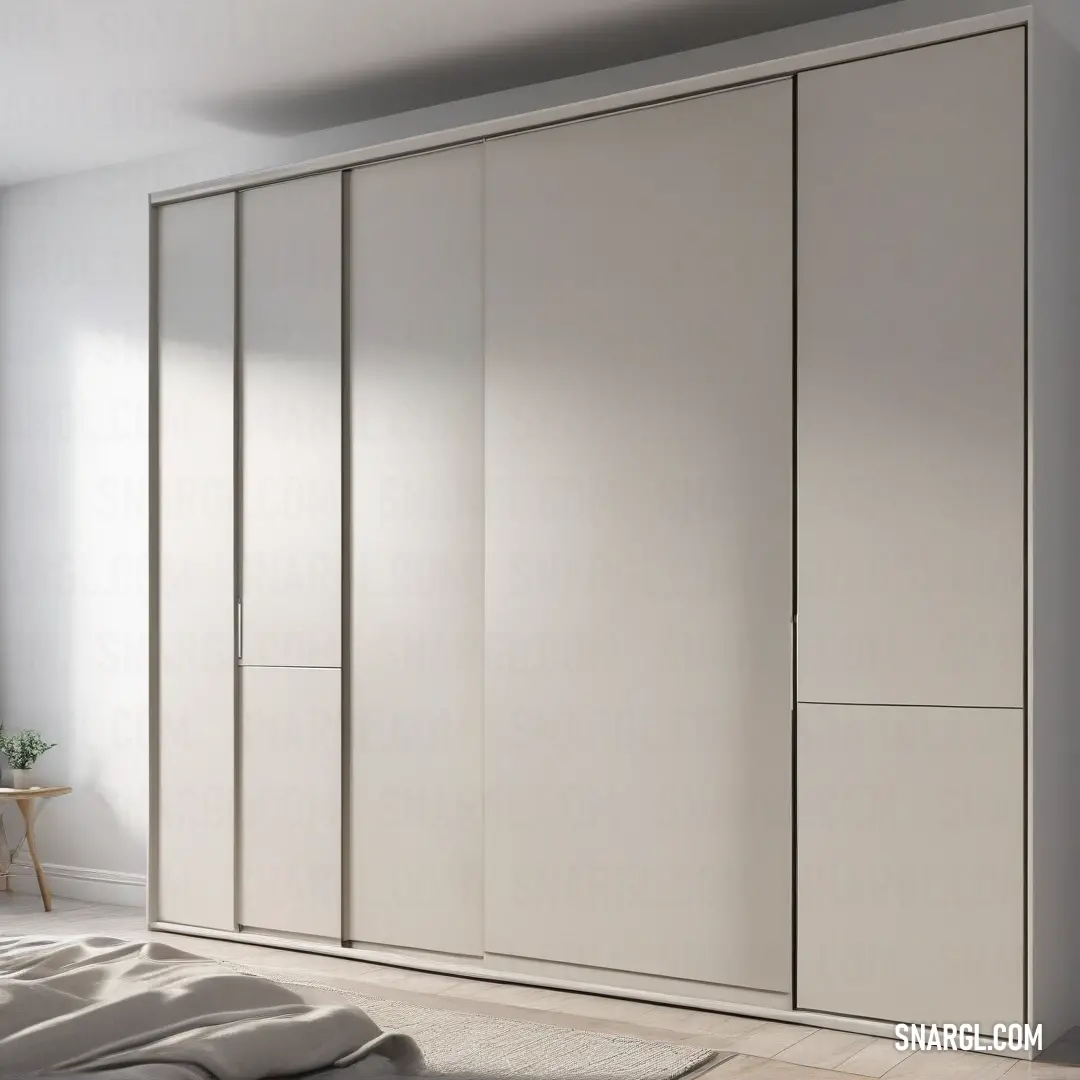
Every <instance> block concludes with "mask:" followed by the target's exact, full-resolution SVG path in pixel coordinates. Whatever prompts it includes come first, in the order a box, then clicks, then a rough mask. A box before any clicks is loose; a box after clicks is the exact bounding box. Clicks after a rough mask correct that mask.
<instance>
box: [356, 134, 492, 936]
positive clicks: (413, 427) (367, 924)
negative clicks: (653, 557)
mask: <svg viewBox="0 0 1080 1080" xmlns="http://www.w3.org/2000/svg"><path fill="white" fill-rule="evenodd" d="M482 169H483V150H482V148H481V147H479V146H466V147H461V148H458V149H453V150H447V151H443V152H441V153H437V154H427V155H423V156H421V157H416V158H410V159H406V160H402V161H395V162H390V163H386V164H381V165H374V166H369V167H367V168H362V169H358V170H356V171H355V172H353V173H352V174H351V176H350V179H349V183H350V214H349V216H350V222H351V227H350V265H351V270H350V327H351V330H350V345H351V396H352V422H351V430H352V519H351V536H352V683H351V686H352V691H351V700H352V738H351V753H352V759H351V760H352V765H351V793H350V801H351V808H352V809H351V814H352V816H351V889H350V897H351V910H350V914H349V922H348V931H347V932H348V936H349V937H350V938H352V939H354V940H359V941H368V942H378V943H382V944H388V945H399V946H407V947H412V948H422V949H430V950H434V951H440V952H449V953H458V954H472V955H475V954H478V953H481V952H482V951H483V869H482V865H483V819H482V803H483V790H482V775H483V771H482V770H483V618H484V554H483V551H484V517H483V514H484V496H483V484H484V419H483V402H484V385H483V378H484V374H483V372H484V365H483V271H482V266H483V252H482V238H483V230H482V214H481V197H482V179H483V177H482Z"/></svg>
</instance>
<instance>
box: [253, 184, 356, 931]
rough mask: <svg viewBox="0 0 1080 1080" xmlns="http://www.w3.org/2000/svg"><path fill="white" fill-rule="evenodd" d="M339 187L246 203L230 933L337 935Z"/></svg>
mask: <svg viewBox="0 0 1080 1080" xmlns="http://www.w3.org/2000/svg"><path fill="white" fill-rule="evenodd" d="M341 184H342V180H341V176H340V174H332V175H327V176H316V177H309V178H305V179H302V180H295V181H290V182H288V183H282V184H275V185H271V186H268V187H262V188H256V189H254V190H251V191H246V192H244V193H243V195H242V196H241V203H240V210H241V218H240V237H241V267H240V288H241V305H240V307H241V333H240V339H241V357H242V370H241V386H242V401H241V432H242V439H241V476H242V490H241V492H240V500H239V502H240V507H241V513H240V521H241V538H240V549H241V555H242V558H241V597H242V609H241V625H240V635H239V637H240V641H239V645H240V655H241V664H242V665H243V679H242V682H241V710H240V715H241V741H240V754H241V761H240V774H241V779H240V787H241V793H240V798H241V814H240V846H241V860H240V861H241V866H242V874H241V878H240V903H239V912H240V922H241V923H242V925H243V926H245V927H248V928H260V929H269V930H278V931H287V932H290V933H298V934H311V935H316V936H320V937H328V938H331V939H336V940H340V937H341V888H340V880H341V829H342V820H341V799H340V786H341V768H342V763H341V741H342V740H341V671H340V665H341V623H342V595H341V583H342V574H341V551H342V532H341V499H342V491H341V475H342V473H341V456H342V445H341V410H342V401H341V364H342V356H341V259H342V254H341V252H342V246H341V245H342V237H341V224H342V215H341Z"/></svg>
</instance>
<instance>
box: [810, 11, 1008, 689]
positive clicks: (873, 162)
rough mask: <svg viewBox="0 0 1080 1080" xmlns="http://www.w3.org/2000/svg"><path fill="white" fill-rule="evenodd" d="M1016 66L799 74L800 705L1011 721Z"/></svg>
mask: <svg viewBox="0 0 1080 1080" xmlns="http://www.w3.org/2000/svg"><path fill="white" fill-rule="evenodd" d="M1024 65H1025V38H1024V32H1023V30H1007V31H1002V32H1000V33H994V34H985V35H982V36H980V37H975V38H969V39H966V40H962V41H954V42H949V43H947V44H942V45H934V46H932V47H928V48H921V49H911V50H908V51H905V52H901V53H896V54H894V55H890V56H879V57H874V58H873V59H869V60H861V61H858V62H856V63H849V64H840V65H836V66H834V67H830V68H825V69H822V70H820V71H811V72H809V73H807V74H805V75H800V76H799V79H798V122H799V183H798V190H799V208H798V230H799V243H798V253H799V254H798V257H799V269H798V273H799V297H798V304H799V317H798V326H799V342H798V369H799V376H798V377H799V407H798V428H799V430H798V461H799V498H798V508H799V509H798V512H799V538H798V539H799V545H798V549H799V575H798V580H799V601H798V611H799V674H798V693H799V698H800V700H803V701H816V702H849V703H864V702H866V703H879V704H917V705H982V706H1010V707H1018V706H1021V705H1023V672H1024V640H1023V633H1024V581H1023V573H1024V349H1025V330H1024V318H1025V317H1024V296H1025V283H1024V273H1025V272H1024V252H1025V235H1024V220H1025V194H1024V192H1025V157H1024V155H1025V107H1026V106H1025V94H1024V85H1025V66H1024ZM943 103H947V107H943Z"/></svg>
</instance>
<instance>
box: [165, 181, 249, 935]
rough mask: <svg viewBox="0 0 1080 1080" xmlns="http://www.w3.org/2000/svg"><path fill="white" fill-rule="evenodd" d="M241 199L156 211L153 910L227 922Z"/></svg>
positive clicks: (185, 919) (230, 921)
mask: <svg viewBox="0 0 1080 1080" xmlns="http://www.w3.org/2000/svg"><path fill="white" fill-rule="evenodd" d="M234 205H235V197H234V196H233V195H231V194H230V195H217V196H214V197H213V198H208V199H196V200H193V201H191V202H186V203H178V204H176V205H175V206H167V207H163V208H162V209H161V210H159V211H158V212H157V213H158V334H159V337H158V363H159V368H158V370H159V384H158V385H159V392H158V461H159V466H158V474H157V478H156V479H157V485H158V499H159V503H158V506H159V514H160V516H159V530H158V559H159V563H158V602H159V614H158V634H159V636H158V649H159V651H158V717H157V769H158V785H157V820H156V832H157V837H156V863H157V880H156V882H155V885H156V905H155V906H156V909H157V910H156V912H154V913H153V914H154V915H155V916H156V917H157V918H159V919H162V920H165V921H168V922H175V923H186V924H189V925H192V926H206V927H213V928H215V929H218V930H232V929H233V928H234V926H235V922H234V919H235V914H234V909H233V876H234V873H233V760H234V758H233V740H234V732H235V726H234V711H235V706H234V702H235V697H236V690H235V679H236V637H235V626H234V617H235V611H236V604H235V598H236V591H235V582H234V554H233V552H234V549H233V424H234V419H233V397H234V392H233V383H234V367H233V296H234V289H233V273H234V258H233V250H234V249H233V235H234V226H233V220H234V219H233V211H234Z"/></svg>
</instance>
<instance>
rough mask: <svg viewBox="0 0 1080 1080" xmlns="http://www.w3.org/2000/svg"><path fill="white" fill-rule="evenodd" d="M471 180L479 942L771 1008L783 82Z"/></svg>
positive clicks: (778, 811)
mask: <svg viewBox="0 0 1080 1080" xmlns="http://www.w3.org/2000/svg"><path fill="white" fill-rule="evenodd" d="M485 190H486V220H485V235H486V266H485V271H486V273H485V282H486V294H485V302H486V343H487V351H486V369H487V381H486V392H487V425H486V460H487V490H486V498H487V579H486V590H487V591H486V615H487V621H486V658H487V683H486V717H485V730H486V804H485V822H486V897H485V944H486V948H487V949H488V951H489V952H493V953H506V954H513V955H516V956H522V957H533V958H538V959H542V960H549V961H562V962H567V963H572V964H577V965H591V966H595V967H602V968H617V969H622V970H625V971H636V972H646V973H652V974H655V975H666V976H672V977H677V978H682V979H693V980H700V981H703V982H709V983H720V984H728V985H731V986H738V987H748V988H756V989H758V990H766V991H776V992H779V993H785V992H787V991H788V990H789V989H790V977H791V939H790V928H791V907H790V897H791V881H790V868H791V805H790V802H791V711H790V700H789V694H790V670H791V657H790V631H791V613H792V612H791V609H792V549H791V538H792V381H791V380H792V307H791V297H792V90H791V84H790V82H789V81H777V82H773V83H769V84H767V85H761V86H755V87H751V88H746V89H739V90H735V91H732V92H729V93H720V94H715V95H712V96H709V97H703V98H698V99H695V100H690V101H684V102H680V103H676V104H670V105H665V106H660V107H656V108H649V109H642V110H640V111H635V112H629V113H625V114H622V115H616V116H610V117H606V118H602V119H597V120H592V121H588V122H584V123H578V124H572V125H567V126H565V127H557V128H552V129H548V130H544V131H539V132H532V133H528V134H523V135H519V136H514V137H508V138H504V139H499V140H496V141H493V142H490V143H489V144H488V145H487V173H486V178H485Z"/></svg>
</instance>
